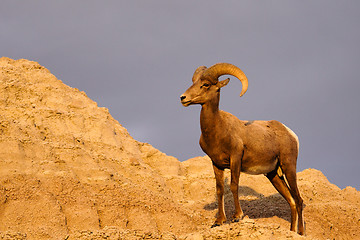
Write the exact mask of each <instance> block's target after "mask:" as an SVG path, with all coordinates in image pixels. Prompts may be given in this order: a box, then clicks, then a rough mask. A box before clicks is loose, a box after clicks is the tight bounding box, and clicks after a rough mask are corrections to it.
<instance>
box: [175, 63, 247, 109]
mask: <svg viewBox="0 0 360 240" xmlns="http://www.w3.org/2000/svg"><path fill="white" fill-rule="evenodd" d="M222 75H232V76H234V77H236V78H238V79H239V80H240V81H241V83H242V91H241V93H240V96H242V95H244V93H245V92H246V90H247V88H248V80H247V78H246V76H245V74H244V73H243V71H241V69H240V68H238V67H236V66H234V65H232V64H229V63H217V64H215V65H213V66H211V67H210V68H206V67H205V66H201V67H198V68H197V69H196V70H195V72H194V75H193V78H192V81H193V85H192V86H191V87H189V89H188V90H186V92H185V93H184V94H183V95H181V96H180V99H181V103H182V104H183V105H184V106H185V107H187V106H189V105H191V104H204V103H206V102H208V101H209V100H210V99H213V98H214V97H215V96H218V95H219V93H220V88H222V87H224V86H226V85H227V84H228V83H229V81H230V79H229V78H227V79H225V80H222V81H219V80H218V78H219V77H220V76H222Z"/></svg>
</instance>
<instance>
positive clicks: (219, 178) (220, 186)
mask: <svg viewBox="0 0 360 240" xmlns="http://www.w3.org/2000/svg"><path fill="white" fill-rule="evenodd" d="M213 168H214V173H215V178H216V195H217V198H218V208H219V211H218V216H217V218H216V220H215V223H214V224H213V225H212V226H211V227H212V228H213V227H217V226H220V225H222V224H223V223H224V222H226V215H225V206H224V185H225V183H224V170H222V169H219V168H217V167H216V166H215V165H213Z"/></svg>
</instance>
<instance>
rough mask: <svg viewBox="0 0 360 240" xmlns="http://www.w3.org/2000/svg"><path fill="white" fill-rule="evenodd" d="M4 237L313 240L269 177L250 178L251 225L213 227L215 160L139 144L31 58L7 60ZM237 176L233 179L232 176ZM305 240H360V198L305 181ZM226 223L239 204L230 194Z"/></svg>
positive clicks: (0, 189)
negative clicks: (296, 226)
mask: <svg viewBox="0 0 360 240" xmlns="http://www.w3.org/2000/svg"><path fill="white" fill-rule="evenodd" d="M0 70H1V72H0V109H1V111H0V239H1V238H3V239H25V238H27V239H66V238H67V239H176V238H178V239H219V238H242V239H248V238H255V239H269V238H278V239H279V238H288V239H304V238H303V237H299V236H298V235H296V234H294V233H292V232H290V231H288V228H289V222H288V221H289V214H290V213H289V208H288V206H287V203H286V202H285V201H284V200H283V199H282V198H281V196H279V194H277V193H276V191H275V190H274V189H273V187H272V186H271V184H270V183H268V181H267V179H266V178H265V177H264V176H250V175H245V174H243V175H242V176H241V186H240V190H241V193H242V195H241V197H240V201H241V204H242V206H243V209H244V212H245V214H246V215H248V217H246V218H245V219H244V220H243V221H241V222H240V223H231V224H225V225H224V226H222V227H219V228H214V229H209V226H210V225H211V223H212V222H213V221H214V216H215V214H216V201H215V197H214V193H215V189H214V187H215V184H214V177H213V173H212V167H211V162H210V160H209V159H208V158H207V157H198V158H194V159H190V160H187V161H185V162H182V163H180V162H179V161H178V160H177V159H175V158H173V157H170V156H166V155H165V154H164V153H161V152H160V151H158V150H157V149H155V148H153V147H152V146H151V145H149V144H145V143H139V142H137V141H135V140H134V139H133V138H132V137H131V136H130V135H129V134H128V132H127V130H126V129H125V128H123V127H122V126H121V125H120V124H119V123H118V122H117V121H116V120H114V119H113V118H112V117H111V116H110V114H109V113H108V111H107V109H105V108H99V107H98V106H97V104H96V103H95V102H93V101H92V100H90V99H89V98H88V97H87V96H86V94H85V93H83V92H80V91H79V90H77V89H74V88H71V87H68V86H66V85H65V84H63V83H62V82H61V81H60V80H58V79H56V77H55V76H53V75H52V74H51V73H50V72H49V71H48V70H47V69H45V68H44V67H42V66H40V65H39V64H38V63H36V62H31V61H27V60H17V61H14V60H11V59H8V58H1V59H0ZM227 174H228V173H227ZM298 179H299V186H300V191H301V193H302V196H303V198H304V200H305V204H306V207H305V218H306V222H307V237H306V239H313V238H315V239H328V238H334V237H336V238H337V239H338V238H339V239H356V238H359V239H360V231H359V229H360V212H359V209H360V193H359V192H358V191H356V190H355V189H354V188H351V187H348V188H346V189H344V190H341V189H339V188H338V187H336V186H335V185H333V184H330V183H329V182H328V181H327V179H326V177H325V176H324V175H323V174H322V173H321V172H320V171H317V170H311V169H308V170H305V171H303V172H301V173H299V175H298ZM225 200H226V209H227V215H228V216H231V214H232V211H233V210H232V209H233V207H232V197H231V193H230V191H229V188H228V187H227V189H226V196H225Z"/></svg>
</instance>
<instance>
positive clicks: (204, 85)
mask: <svg viewBox="0 0 360 240" xmlns="http://www.w3.org/2000/svg"><path fill="white" fill-rule="evenodd" d="M201 87H206V88H207V87H210V84H208V83H204V84H203V85H202V86H201Z"/></svg>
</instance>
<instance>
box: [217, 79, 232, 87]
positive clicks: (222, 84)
mask: <svg viewBox="0 0 360 240" xmlns="http://www.w3.org/2000/svg"><path fill="white" fill-rule="evenodd" d="M229 81H230V78H227V79H225V80H222V81H220V82H218V83H217V86H218V87H219V88H222V87H225V86H226V85H227V84H228V83H229Z"/></svg>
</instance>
